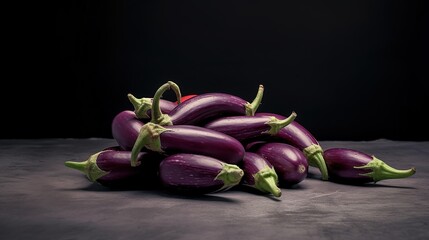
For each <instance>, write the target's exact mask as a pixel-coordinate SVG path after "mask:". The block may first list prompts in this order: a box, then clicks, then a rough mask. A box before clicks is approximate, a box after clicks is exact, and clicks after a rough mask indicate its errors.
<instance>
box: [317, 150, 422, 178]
mask: <svg viewBox="0 0 429 240" xmlns="http://www.w3.org/2000/svg"><path fill="white" fill-rule="evenodd" d="M323 156H324V158H325V161H326V165H327V167H328V171H329V179H330V180H331V181H333V182H339V183H346V184H364V183H370V182H377V181H380V180H384V179H394V178H405V177H409V176H412V175H413V174H414V173H415V172H416V170H415V168H411V169H407V170H398V169H395V168H392V167H390V166H388V165H387V164H386V163H384V162H383V161H381V160H380V159H377V158H376V157H375V156H371V155H369V154H366V153H364V152H362V151H358V150H354V149H348V148H330V149H327V150H325V151H324V153H323Z"/></svg>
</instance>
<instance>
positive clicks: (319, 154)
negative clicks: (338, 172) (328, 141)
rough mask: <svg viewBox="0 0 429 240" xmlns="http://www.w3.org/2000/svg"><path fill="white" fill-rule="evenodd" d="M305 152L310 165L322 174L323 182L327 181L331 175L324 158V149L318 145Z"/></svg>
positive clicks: (307, 148) (306, 149) (305, 149)
mask: <svg viewBox="0 0 429 240" xmlns="http://www.w3.org/2000/svg"><path fill="white" fill-rule="evenodd" d="M303 152H304V155H305V156H306V158H307V160H308V165H310V166H312V167H316V168H318V169H319V170H320V173H321V174H322V180H324V181H327V180H328V179H329V174H328V168H327V167H326V162H325V159H324V158H323V150H322V147H320V145H318V144H313V145H311V146H308V147H306V148H304V150H303Z"/></svg>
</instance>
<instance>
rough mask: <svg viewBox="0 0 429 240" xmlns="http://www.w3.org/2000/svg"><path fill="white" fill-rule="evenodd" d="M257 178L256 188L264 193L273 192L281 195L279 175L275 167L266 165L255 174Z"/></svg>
mask: <svg viewBox="0 0 429 240" xmlns="http://www.w3.org/2000/svg"><path fill="white" fill-rule="evenodd" d="M253 177H254V179H255V185H254V186H253V187H254V188H256V189H258V190H259V191H261V192H264V193H271V194H273V195H274V196H275V197H280V196H281V195H282V192H281V190H280V188H279V187H278V176H277V174H276V172H275V170H274V168H270V167H266V168H264V169H262V170H260V171H259V172H257V173H256V174H254V175H253Z"/></svg>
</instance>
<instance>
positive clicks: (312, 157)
mask: <svg viewBox="0 0 429 240" xmlns="http://www.w3.org/2000/svg"><path fill="white" fill-rule="evenodd" d="M255 116H272V117H275V118H277V119H280V120H282V119H286V117H284V116H282V115H279V114H274V113H256V114H255ZM273 140H274V141H279V140H280V141H284V142H286V143H288V144H290V145H292V146H294V147H297V148H298V149H300V150H301V151H303V152H304V154H305V156H306V158H307V160H308V163H309V165H310V166H312V167H316V168H318V169H319V170H320V173H321V174H322V180H328V178H329V176H328V170H327V168H326V163H325V160H324V159H323V149H322V147H321V146H320V144H319V142H318V141H317V140H316V138H315V137H314V136H313V134H311V133H310V132H309V131H308V130H307V129H306V128H304V127H303V126H302V125H301V124H299V123H298V122H297V121H293V122H291V123H290V124H289V125H287V126H286V127H284V128H282V129H280V130H279V132H278V133H277V134H276V135H275V136H274V137H273Z"/></svg>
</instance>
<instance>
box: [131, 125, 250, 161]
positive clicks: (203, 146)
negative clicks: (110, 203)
mask: <svg viewBox="0 0 429 240" xmlns="http://www.w3.org/2000/svg"><path fill="white" fill-rule="evenodd" d="M144 147H145V148H146V149H149V150H151V151H155V152H160V153H163V152H165V153H166V154H173V153H193V154H200V155H206V156H210V157H214V158H217V159H219V160H221V161H224V162H226V163H230V164H237V163H239V162H240V161H241V160H242V159H243V156H244V147H243V145H241V143H240V142H239V141H238V140H237V139H235V138H233V137H231V136H228V135H226V134H224V133H221V132H217V131H214V130H211V129H207V128H203V127H199V126H192V125H173V126H161V125H159V124H154V123H152V122H149V123H146V124H145V125H144V126H143V127H142V128H141V129H140V133H139V136H138V137H137V140H136V141H135V144H134V146H133V149H132V153H133V154H132V156H131V165H132V166H137V165H138V159H137V154H138V153H139V152H140V151H141V150H142V149H143V148H144Z"/></svg>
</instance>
